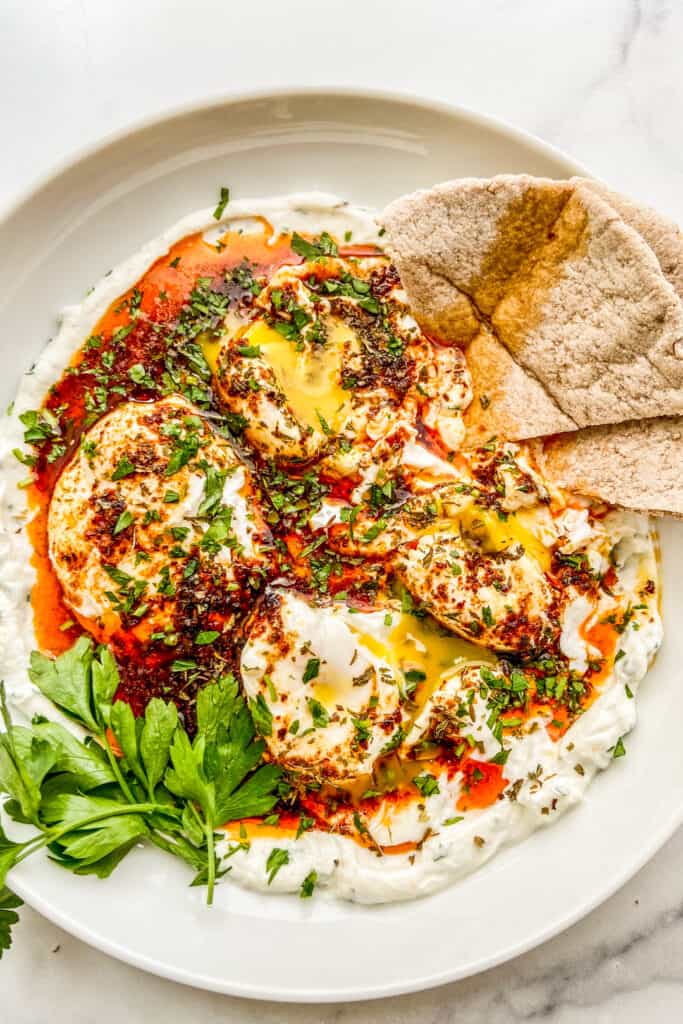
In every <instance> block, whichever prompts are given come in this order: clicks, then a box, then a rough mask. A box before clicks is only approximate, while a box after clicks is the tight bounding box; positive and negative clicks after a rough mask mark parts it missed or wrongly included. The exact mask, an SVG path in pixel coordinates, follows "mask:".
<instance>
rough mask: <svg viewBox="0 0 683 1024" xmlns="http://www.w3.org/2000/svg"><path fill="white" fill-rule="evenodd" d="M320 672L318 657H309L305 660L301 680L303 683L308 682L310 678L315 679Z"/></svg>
mask: <svg viewBox="0 0 683 1024" xmlns="http://www.w3.org/2000/svg"><path fill="white" fill-rule="evenodd" d="M319 674H320V658H309V659H308V661H307V662H306V668H305V669H304V674H303V677H302V681H303V682H304V683H310V681H311V679H317V677H318V675H319Z"/></svg>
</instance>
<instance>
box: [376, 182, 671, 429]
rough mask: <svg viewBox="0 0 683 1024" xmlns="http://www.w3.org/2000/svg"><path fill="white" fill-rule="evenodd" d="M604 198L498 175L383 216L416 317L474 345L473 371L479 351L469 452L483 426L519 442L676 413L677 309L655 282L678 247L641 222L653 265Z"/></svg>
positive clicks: (451, 187) (577, 185)
mask: <svg viewBox="0 0 683 1024" xmlns="http://www.w3.org/2000/svg"><path fill="white" fill-rule="evenodd" d="M599 192H600V187H599V186H593V184H592V183H591V184H586V182H584V181H583V180H581V179H574V181H572V182H555V181H550V180H549V179H543V178H530V177H528V176H526V175H502V176H500V177H498V178H493V179H490V180H480V179H472V178H469V179H463V180H461V181H455V182H447V183H446V184H444V185H440V186H437V187H436V188H434V189H431V190H429V191H427V192H418V193H415V194H414V195H412V196H407V197H404V198H402V199H399V200H397V201H396V202H395V203H392V204H391V205H390V206H389V207H388V208H387V210H385V212H384V214H383V217H382V222H383V224H384V226H385V228H386V230H387V241H388V246H387V247H388V249H389V252H390V253H391V255H392V257H393V259H394V260H395V262H396V264H397V267H398V270H399V273H400V274H401V278H402V281H403V283H404V286H405V288H406V291H407V293H408V296H409V299H410V301H411V303H412V304H413V308H414V310H415V313H416V315H417V317H418V319H419V320H420V321H421V322H422V324H423V325H424V326H425V328H426V329H427V330H428V331H431V332H432V333H434V334H436V335H438V336H440V337H441V338H444V339H447V340H449V341H452V342H456V343H458V344H461V345H463V346H464V347H468V346H471V345H472V344H473V342H475V340H476V345H475V348H474V349H473V350H472V351H471V352H470V359H469V362H470V366H471V368H473V369H474V362H475V361H474V360H473V359H472V355H473V354H474V353H477V352H479V351H480V350H483V351H485V353H486V362H485V363H483V364H482V365H481V366H480V367H479V369H478V371H477V372H476V377H477V381H476V385H477V388H478V389H479V392H478V397H479V399H480V400H481V398H482V397H483V398H484V400H485V402H486V401H488V402H489V405H488V416H486V417H484V416H481V415H480V413H479V412H478V410H477V406H476V400H475V403H473V406H472V407H471V412H470V414H469V416H468V417H466V419H467V421H468V422H467V429H468V440H469V441H470V442H471V443H477V441H478V440H480V434H481V430H482V428H483V426H484V424H485V422H486V420H488V422H489V430H490V427H491V425H492V424H494V423H496V422H501V423H502V424H503V425H505V424H507V429H505V430H501V432H502V433H504V434H505V436H506V437H508V438H510V439H517V440H521V439H524V438H530V437H534V436H538V435H539V434H542V433H547V432H549V431H552V432H553V433H561V432H564V431H568V430H575V429H576V428H577V427H586V426H591V425H596V424H605V423H614V422H620V421H623V420H631V419H635V418H638V417H655V416H661V415H662V414H665V413H666V414H672V413H676V414H679V413H680V414H683V304H682V303H681V301H680V300H679V298H678V295H677V294H676V291H675V290H674V287H673V285H672V283H671V280H669V279H667V277H665V275H664V273H663V271H662V266H664V265H665V264H666V266H667V268H669V269H670V270H671V273H672V276H676V271H677V268H678V263H677V261H676V259H675V258H669V257H668V256H667V246H669V245H671V247H673V248H675V245H673V244H672V243H671V239H670V233H669V234H668V233H667V230H665V229H664V228H663V227H662V224H663V223H665V222H660V223H659V224H657V223H656V222H655V221H654V220H648V219H647V217H645V215H644V214H642V212H641V213H640V220H641V221H643V218H645V220H647V225H648V230H649V232H650V234H651V236H652V237H653V239H654V238H656V239H657V240H658V247H659V249H660V251H661V253H662V255H661V259H662V261H663V263H662V266H660V263H659V262H658V258H657V257H656V256H655V254H654V252H653V250H652V249H651V248H650V247H649V245H648V244H647V243H646V241H645V240H644V239H643V237H641V235H640V234H639V233H638V231H637V230H636V229H635V227H633V226H631V224H629V223H627V221H626V220H625V219H622V217H621V216H620V215H619V213H617V211H616V210H615V209H614V208H613V207H612V206H611V205H610V204H609V203H608V202H606V201H605V199H604V198H603V196H602V194H599ZM627 212H628V213H629V215H630V218H631V220H632V222H633V223H634V224H635V223H636V222H637V221H638V215H637V212H633V211H627ZM484 332H488V335H489V337H487V338H484V339H482V338H481V337H480V335H481V334H482V333H484ZM489 392H491V394H489ZM542 392H543V393H544V396H542V394H541V393H542ZM475 395H477V391H475ZM502 396H505V401H504V402H503V406H504V407H503V408H501V409H500V410H499V409H498V408H497V407H496V405H497V403H498V402H499V401H501V398H502ZM515 408H518V409H519V411H518V412H516V413H515V412H514V409H515Z"/></svg>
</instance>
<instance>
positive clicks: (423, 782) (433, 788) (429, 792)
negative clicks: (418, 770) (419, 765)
mask: <svg viewBox="0 0 683 1024" xmlns="http://www.w3.org/2000/svg"><path fill="white" fill-rule="evenodd" d="M413 782H414V784H415V785H416V786H417V788H418V789H419V790H420V792H421V793H422V796H436V795H437V794H438V793H440V792H441V790H440V789H439V783H438V781H437V779H436V776H434V775H430V773H429V772H425V773H424V774H423V775H417V776H416V777H415V778H414V779H413Z"/></svg>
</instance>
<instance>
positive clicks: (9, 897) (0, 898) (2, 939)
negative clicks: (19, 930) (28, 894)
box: [0, 887, 23, 960]
mask: <svg viewBox="0 0 683 1024" xmlns="http://www.w3.org/2000/svg"><path fill="white" fill-rule="evenodd" d="M21 906H23V901H22V900H20V899H19V897H18V896H15V895H14V893H13V892H10V890H9V889H8V888H7V887H3V888H0V960H2V954H3V952H4V951H5V950H7V949H9V948H10V946H11V945H12V926H13V925H15V924H16V923H17V922H18V920H19V915H18V914H17V913H16V911H17V910H18V909H19V907H21Z"/></svg>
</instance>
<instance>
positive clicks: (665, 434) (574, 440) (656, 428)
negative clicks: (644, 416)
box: [535, 417, 683, 517]
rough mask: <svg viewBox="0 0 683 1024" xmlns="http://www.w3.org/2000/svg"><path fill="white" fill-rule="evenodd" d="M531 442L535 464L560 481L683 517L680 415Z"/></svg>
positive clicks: (633, 506) (629, 504) (608, 499)
mask: <svg viewBox="0 0 683 1024" xmlns="http://www.w3.org/2000/svg"><path fill="white" fill-rule="evenodd" d="M535 447H536V452H535V455H536V460H537V462H538V465H539V468H540V469H541V471H542V472H543V473H544V475H545V476H546V477H547V478H548V479H549V480H553V481H554V482H555V483H556V484H558V485H559V486H560V487H564V488H566V489H567V490H570V491H574V492H575V493H578V494H585V495H587V496H588V497H592V498H599V499H600V500H601V501H606V502H609V504H611V505H620V506H621V507H622V508H629V509H635V510H636V511H639V512H650V513H653V514H655V515H663V514H665V513H672V514H673V515H676V516H679V517H683V417H678V418H675V417H670V418H667V417H662V418H660V419H652V420H640V421H637V422H633V423H618V424H616V425H614V426H611V427H591V428H589V429H588V430H581V431H578V432H577V433H575V434H565V435H563V436H562V437H556V438H552V439H550V440H549V441H545V442H543V441H539V442H537V444H536V446H535Z"/></svg>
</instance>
